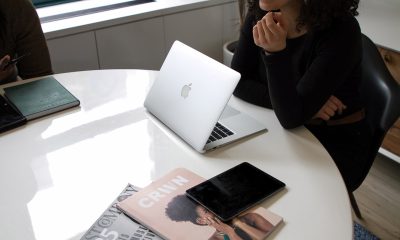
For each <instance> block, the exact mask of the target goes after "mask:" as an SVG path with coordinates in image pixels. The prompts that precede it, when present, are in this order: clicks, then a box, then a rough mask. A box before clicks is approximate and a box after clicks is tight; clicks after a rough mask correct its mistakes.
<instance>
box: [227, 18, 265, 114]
mask: <svg viewBox="0 0 400 240" xmlns="http://www.w3.org/2000/svg"><path fill="white" fill-rule="evenodd" d="M253 22H254V16H253V15H248V16H247V17H246V19H245V22H244V24H243V27H242V29H241V34H240V38H239V41H238V45H237V47H236V49H235V53H234V55H233V59H232V63H231V67H232V69H234V70H236V71H238V72H239V73H240V74H241V79H240V81H239V84H238V86H237V87H236V89H235V91H234V93H233V94H234V95H235V96H236V97H239V98H241V99H243V100H245V101H247V102H250V103H253V104H256V105H259V106H262V107H267V108H271V107H272V106H271V101H270V98H269V91H268V85H267V84H268V83H267V79H266V72H265V70H264V66H263V65H264V63H263V61H262V58H261V52H260V48H259V47H258V46H256V45H255V44H254V40H253V36H252V31H251V29H252V28H253Z"/></svg>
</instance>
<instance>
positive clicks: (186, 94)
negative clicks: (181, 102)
mask: <svg viewBox="0 0 400 240" xmlns="http://www.w3.org/2000/svg"><path fill="white" fill-rule="evenodd" d="M191 86H192V84H191V83H190V84H189V85H187V84H186V85H183V87H182V90H181V96H182V97H183V98H184V99H186V98H187V97H189V93H190V90H192V88H191Z"/></svg>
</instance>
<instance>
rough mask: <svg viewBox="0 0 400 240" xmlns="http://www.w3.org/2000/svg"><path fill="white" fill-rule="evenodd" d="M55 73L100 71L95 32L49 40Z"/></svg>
mask: <svg viewBox="0 0 400 240" xmlns="http://www.w3.org/2000/svg"><path fill="white" fill-rule="evenodd" d="M47 46H48V48H49V52H50V58H51V62H52V66H53V70H54V72H55V73H62V72H73V71H82V70H94V69H99V64H98V57H97V50H96V39H95V36H94V33H93V32H86V33H79V34H76V35H69V36H65V37H62V38H55V39H51V40H47Z"/></svg>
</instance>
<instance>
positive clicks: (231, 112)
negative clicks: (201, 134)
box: [219, 105, 240, 119]
mask: <svg viewBox="0 0 400 240" xmlns="http://www.w3.org/2000/svg"><path fill="white" fill-rule="evenodd" d="M238 114H240V112H239V111H238V110H236V109H234V108H232V107H230V106H229V105H226V106H225V109H224V111H223V112H222V114H221V117H220V118H219V119H224V118H228V117H232V116H235V115H238Z"/></svg>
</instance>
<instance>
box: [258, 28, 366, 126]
mask: <svg viewBox="0 0 400 240" xmlns="http://www.w3.org/2000/svg"><path fill="white" fill-rule="evenodd" d="M346 24H347V25H346ZM335 27H336V29H333V30H331V31H330V32H329V33H326V34H325V35H324V37H323V39H321V40H320V42H319V43H318V44H317V45H316V46H314V47H316V51H315V52H316V53H317V54H316V56H314V58H313V60H312V62H311V63H310V65H309V67H308V69H307V70H306V72H305V74H304V75H303V76H296V73H295V71H293V70H290V69H289V68H288V66H291V65H292V63H291V61H292V59H291V58H290V55H289V52H288V50H287V49H284V50H282V51H280V52H277V53H274V54H270V55H268V56H264V60H265V63H266V67H267V76H268V81H269V88H270V96H271V102H272V105H273V107H274V110H275V113H276V115H277V117H278V120H279V121H280V123H281V125H282V126H283V127H284V128H295V127H298V126H300V125H303V124H304V123H306V122H307V121H308V120H310V119H311V118H312V117H313V116H314V115H315V114H316V113H318V111H319V110H320V109H321V107H323V106H324V104H325V103H326V102H327V101H328V99H329V98H330V96H332V95H334V92H335V90H336V89H337V88H338V87H339V86H340V85H341V84H343V82H344V81H345V80H346V79H347V78H348V77H349V76H350V74H351V71H352V70H353V69H354V68H355V67H356V66H357V64H359V59H360V58H359V56H360V54H361V37H360V36H361V35H360V34H361V33H360V30H359V27H358V24H356V22H355V20H354V21H349V22H346V23H344V24H342V26H335ZM297 79H299V80H297ZM344 104H346V103H344Z"/></svg>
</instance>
